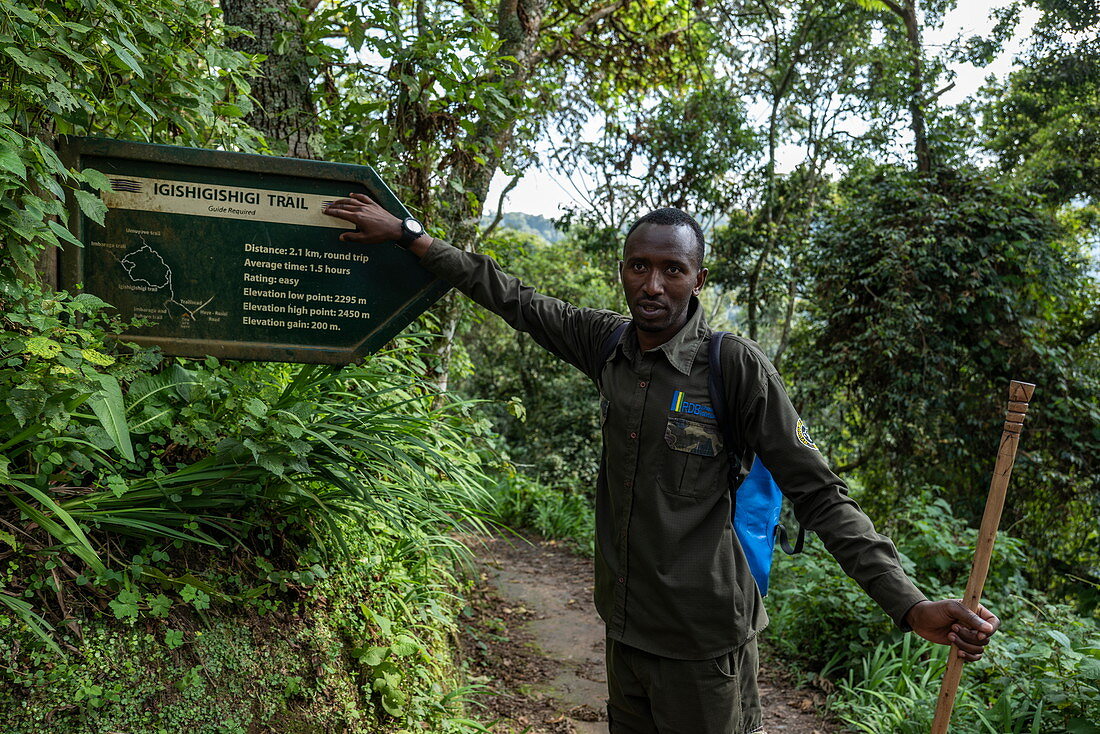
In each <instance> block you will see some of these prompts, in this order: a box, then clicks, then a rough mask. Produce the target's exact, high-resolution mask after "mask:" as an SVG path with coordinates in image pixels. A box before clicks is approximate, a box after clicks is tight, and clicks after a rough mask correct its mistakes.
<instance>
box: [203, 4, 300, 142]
mask: <svg viewBox="0 0 1100 734" xmlns="http://www.w3.org/2000/svg"><path fill="white" fill-rule="evenodd" d="M315 5H316V3H315V2H308V0H307V3H306V5H305V9H306V10H307V11H308V10H312V8H313V7H314V6H315ZM221 6H222V11H223V12H224V14H225V22H226V23H227V24H228V25H233V26H239V27H241V28H244V29H246V30H249V31H251V32H252V34H253V36H254V37H252V38H248V37H246V36H240V37H237V38H234V39H231V40H230V42H229V47H230V48H232V49H233V50H235V51H243V52H245V53H249V54H264V55H265V56H267V58H266V59H265V60H264V62H263V63H262V64H261V65H260V71H261V76H260V77H258V78H255V79H252V80H251V83H252V96H253V97H254V98H255V100H256V108H255V109H253V110H252V111H251V112H249V113H248V115H246V116H245V122H247V123H248V124H249V125H251V126H252V127H254V128H256V129H257V130H259V131H260V132H262V133H263V134H264V136H265V137H266V138H267V140H268V143H269V144H282V145H286V146H287V151H286V154H287V155H288V156H291V157H294V158H315V157H316V151H314V150H313V148H312V147H311V146H310V143H309V137H310V134H311V133H312V132H313V131H314V128H315V126H316V124H317V113H316V110H315V108H314V105H313V94H312V90H311V88H310V79H311V78H312V70H311V69H310V67H309V64H308V63H307V62H306V48H305V42H304V40H303V37H302V30H303V29H302V16H301V15H300V13H301V10H300V8H301V7H302V6H301V5H299V3H298V2H297V1H296V0H221ZM277 39H278V40H279V41H280V42H281V48H280V49H279V52H276V47H275V43H276V40H277ZM273 147H275V146H274V145H273Z"/></svg>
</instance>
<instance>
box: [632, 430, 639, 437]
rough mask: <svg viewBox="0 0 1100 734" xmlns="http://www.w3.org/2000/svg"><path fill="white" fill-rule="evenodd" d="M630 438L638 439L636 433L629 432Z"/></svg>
mask: <svg viewBox="0 0 1100 734" xmlns="http://www.w3.org/2000/svg"><path fill="white" fill-rule="evenodd" d="M630 437H631V438H637V437H638V434H637V433H635V432H634V431H631V432H630Z"/></svg>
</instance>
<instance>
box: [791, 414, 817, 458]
mask: <svg viewBox="0 0 1100 734" xmlns="http://www.w3.org/2000/svg"><path fill="white" fill-rule="evenodd" d="M794 432H795V435H796V436H798V441H799V443H801V444H802V445H803V446H805V447H806V448H809V449H813V450H814V451H817V450H818V448H817V444H815V443H814V440H813V439H812V438H810V429H808V428H806V424H805V423H803V422H802V419H801V418H799V419H798V423H797V424H796V425H795V427H794Z"/></svg>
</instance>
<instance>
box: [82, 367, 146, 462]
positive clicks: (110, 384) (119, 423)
mask: <svg viewBox="0 0 1100 734" xmlns="http://www.w3.org/2000/svg"><path fill="white" fill-rule="evenodd" d="M96 379H97V380H98V381H99V384H100V388H101V389H100V392H99V393H97V394H96V395H94V396H93V397H92V398H91V399H89V400H88V405H89V406H90V407H91V409H92V412H93V413H95V415H96V418H98V419H99V422H100V424H101V425H102V426H103V430H105V431H106V432H107V435H108V436H110V437H111V441H113V442H114V444H115V447H116V448H117V449H118V451H119V453H120V454H122V456H123V457H125V458H126V459H127V460H129V461H134V460H135V457H134V447H133V445H132V444H131V443H130V428H129V426H128V425H127V423H126V405H125V403H124V402H123V400H122V388H121V387H120V386H119V384H118V380H117V379H115V378H114V377H113V376H111V375H103V374H97V375H96Z"/></svg>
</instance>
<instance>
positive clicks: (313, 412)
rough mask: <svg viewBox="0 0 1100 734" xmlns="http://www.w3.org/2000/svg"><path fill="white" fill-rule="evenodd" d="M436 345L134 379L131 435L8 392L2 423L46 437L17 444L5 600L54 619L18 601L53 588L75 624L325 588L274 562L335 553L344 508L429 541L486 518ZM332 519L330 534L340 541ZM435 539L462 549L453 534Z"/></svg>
mask: <svg viewBox="0 0 1100 734" xmlns="http://www.w3.org/2000/svg"><path fill="white" fill-rule="evenodd" d="M420 349H421V343H420V342H418V341H416V340H415V339H410V340H406V341H405V342H404V343H403V346H399V347H397V348H396V349H394V350H391V351H389V352H385V353H382V354H379V355H376V356H375V357H373V358H372V359H370V360H367V361H366V362H365V363H364V364H363V365H362V366H359V367H348V368H345V369H343V370H340V371H334V370H331V369H330V368H323V367H318V366H304V367H301V366H291V365H258V364H253V365H232V366H229V365H221V364H219V363H218V362H217V361H216V360H213V359H208V360H207V361H206V362H205V363H204V364H201V365H200V364H196V363H181V362H177V363H172V364H170V365H167V368H166V369H164V370H162V371H161V372H159V373H155V374H140V375H138V376H137V377H134V378H133V379H131V380H129V382H128V383H127V382H126V376H125V375H123V379H122V381H117V378H116V382H115V383H114V384H115V385H116V389H117V390H118V393H117V394H116V395H114V396H113V397H112V398H111V400H113V401H114V402H115V403H116V405H115V406H114V408H112V416H113V419H112V420H113V422H112V426H113V429H114V434H115V435H111V433H110V432H108V431H107V430H105V429H104V428H102V427H101V426H99V425H98V423H99V421H98V420H97V419H96V418H95V416H92V415H89V414H84V413H80V412H68V413H60V412H58V411H57V410H54V409H52V408H50V406H53V405H56V404H57V403H58V400H57V399H54V398H52V397H50V396H49V393H47V392H45V389H46V388H45V387H43V386H41V385H40V386H38V387H37V388H36V390H38V391H39V394H44V395H46V396H47V399H45V400H44V407H43V408H42V409H41V410H40V411H39V412H38V413H36V414H32V413H26V414H19V415H16V414H15V413H14V412H11V408H10V405H9V404H10V403H11V400H12V399H11V397H10V396H0V397H8V400H7V402H5V403H0V421H7V422H9V423H11V424H12V426H13V427H18V430H13V433H14V434H16V435H17V436H18V435H23V434H26V435H28V436H29V438H27V439H26V440H24V441H23V442H22V443H19V442H14V441H9V442H8V446H7V447H6V452H5V453H6V456H5V458H6V472H7V474H6V482H5V483H6V484H7V485H8V486H7V490H6V496H7V497H8V498H9V499H10V500H11V501H12V503H13V504H12V505H10V506H9V507H10V509H8V510H7V511H6V512H5V513H4V515H3V517H4V519H5V520H6V527H8V528H9V529H11V530H12V533H10V534H6V537H5V538H4V539H5V540H7V541H8V543H9V545H10V546H12V548H13V551H14V553H12V554H9V558H8V559H7V561H6V564H7V566H6V570H7V573H6V574H5V578H4V580H3V584H4V588H3V589H2V590H0V591H2V592H3V593H0V599H2V600H4V601H5V602H7V604H8V606H9V607H10V608H11V609H12V610H13V611H14V612H16V613H18V614H19V615H20V616H21V617H22V618H23V619H24V621H25V622H27V623H29V624H33V625H36V626H37V627H38V628H39V629H40V630H41V629H43V628H45V627H46V622H45V621H44V620H43V619H42V618H41V616H42V615H39V616H34V614H33V613H32V611H31V610H30V609H29V608H28V606H27V604H28V602H26V601H19V600H17V601H14V602H13V601H10V600H12V599H16V595H18V596H21V597H24V599H33V598H38V599H39V601H38V605H39V606H40V607H42V610H41V611H42V612H43V614H45V610H46V609H49V610H50V612H51V613H52V614H54V615H55V616H57V617H59V618H63V617H66V616H67V610H68V609H70V608H72V607H73V605H74V604H75V605H78V606H79V605H81V604H91V603H94V602H95V600H96V599H97V598H101V599H102V598H106V599H110V598H112V597H113V598H114V601H113V602H111V604H112V606H111V609H112V611H113V612H114V614H115V616H117V617H119V618H127V619H131V620H136V619H138V618H140V617H143V616H146V615H149V614H152V613H153V610H155V609H160V608H162V607H163V606H164V604H165V603H166V602H167V603H179V601H180V600H182V601H184V602H191V603H194V604H195V605H196V606H198V603H197V602H196V601H195V599H196V598H199V599H201V600H202V603H203V604H208V603H209V601H210V599H211V598H213V599H215V600H219V599H220V600H222V601H228V600H231V599H234V598H241V595H245V596H246V597H258V596H263V595H264V594H266V593H267V592H268V591H269V590H270V589H271V588H272V586H273V585H275V586H279V585H285V584H286V583H287V582H291V583H301V582H302V581H303V579H304V578H305V579H308V580H310V581H311V580H312V576H311V574H312V572H310V571H308V570H303V571H299V570H297V569H294V570H291V571H288V573H291V574H298V575H295V576H293V577H284V576H283V575H281V574H282V572H280V571H278V570H276V569H275V568H273V567H270V565H268V566H267V567H265V565H264V563H265V562H263V561H262V560H261V559H260V556H262V555H265V554H267V555H270V554H271V553H272V551H273V549H277V548H295V547H298V548H307V547H308V548H313V549H315V550H314V551H313V554H314V555H317V560H322V559H323V557H324V555H325V553H326V549H327V548H329V547H330V546H331V544H332V543H333V542H335V543H337V544H338V546H337V547H339V543H340V542H341V540H340V539H341V538H342V537H343V536H342V534H341V533H339V532H337V522H338V520H340V519H341V518H345V519H354V520H356V521H358V522H363V521H366V520H367V519H372V520H381V521H383V522H385V523H386V524H387V525H388V526H390V527H394V528H401V529H405V530H406V531H408V532H410V533H415V534H418V535H420V534H424V533H425V531H426V529H428V528H433V527H434V526H435V525H437V524H438V523H444V524H450V525H452V526H453V525H457V524H458V523H460V522H461V523H466V524H468V523H469V522H474V523H475V525H476V523H477V515H478V512H479V511H481V510H479V508H485V507H486V506H487V496H486V495H485V493H484V491H483V490H482V488H481V485H482V482H483V475H482V473H481V471H480V469H479V468H478V465H479V462H480V458H479V456H478V454H477V453H476V452H475V450H474V449H475V448H476V444H477V441H476V439H477V435H476V434H475V433H471V431H472V430H473V429H472V428H471V426H472V425H473V423H472V422H471V421H470V420H469V419H468V418H467V417H466V415H465V414H464V411H466V410H467V409H468V407H469V406H468V405H466V404H462V403H450V404H445V405H441V406H437V407H433V405H432V404H433V402H434V395H433V394H432V393H430V392H429V391H427V390H426V389H425V388H424V385H423V383H422V382H421V381H420V379H419V378H418V377H416V375H418V374H421V373H422V372H423V364H421V363H420V362H419V361H418V359H417V358H416V356H415V355H416V354H417V353H418V351H419V350H420ZM64 355H65V352H64V350H62V351H61V352H59V358H61V357H64ZM120 364H122V363H121V362H120ZM185 364H186V365H187V366H184V365H185ZM45 371H46V372H47V373H48V372H49V370H45ZM95 374H99V373H95ZM118 374H120V375H122V372H121V371H120V372H119V373H118ZM20 384H22V383H20ZM124 388H125V389H124ZM11 389H12V391H14V390H18V389H19V388H18V387H14V388H11ZM67 389H71V388H67ZM49 410H54V413H56V415H54V414H51V413H48V411H49ZM20 417H22V420H20ZM51 421H52V422H53V423H52V424H51ZM131 423H132V424H133V425H135V426H138V427H139V428H138V429H137V430H136V431H131V430H130V429H129V425H130V424H131ZM153 428H156V429H157V430H155V431H154V430H152V429H153ZM120 443H125V444H126V445H127V446H129V452H128V453H129V458H127V457H126V456H120V455H119V454H122V453H123V451H122V449H121V448H119V445H120ZM62 454H63V455H62ZM320 527H327V528H328V532H327V533H326V534H325V535H323V536H322V535H320V534H319V532H318V530H319V528H320ZM309 535H312V536H313V537H312V539H310V538H309V537H308V536H309ZM428 535H429V536H430V537H431V538H432V541H431V542H433V543H436V544H439V545H444V546H449V547H452V548H453V547H454V543H453V542H452V541H450V540H449V539H448V538H447V536H446V535H445V534H443V533H442V532H441V531H439V530H431V532H429V533H428ZM196 544H197V545H205V546H209V547H213V548H224V549H228V550H232V551H235V552H236V553H237V555H238V556H239V557H240V560H241V561H242V562H244V568H245V573H244V574H243V576H242V577H239V578H233V579H225V578H223V579H217V578H206V579H203V578H200V577H198V576H196V575H195V573H193V572H191V571H190V570H189V569H188V565H189V564H188V554H189V553H191V552H192V551H191V550H189V548H191V546H193V545H196ZM181 553H182V557H180V554H181ZM318 554H319V555H318ZM73 555H75V556H77V557H78V558H79V559H80V561H81V562H82V563H81V564H74V563H73V560H72V556H73ZM276 555H279V554H278V553H276ZM250 559H254V560H250ZM315 562H316V561H314V562H311V563H315ZM74 565H75V566H76V567H75V568H74ZM306 566H307V567H309V566H310V564H309V563H307V564H306ZM59 574H60V575H59ZM301 574H305V576H304V577H303V576H301ZM215 576H216V574H215ZM62 578H63V579H64V581H62V580H61V579H62ZM45 589H50V590H52V591H53V592H54V593H56V594H57V600H56V602H50V601H48V599H49V597H44V596H42V591H43V590H45ZM163 592H169V593H170V594H172V596H171V597H164V596H163ZM177 593H178V594H179V595H180V596H179V597H178V598H177V597H175V594H177ZM188 595H190V598H188ZM171 599H175V601H170V602H169V601H168V600H171ZM155 616H163V615H162V614H160V615H155ZM69 639H70V642H71V638H69Z"/></svg>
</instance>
